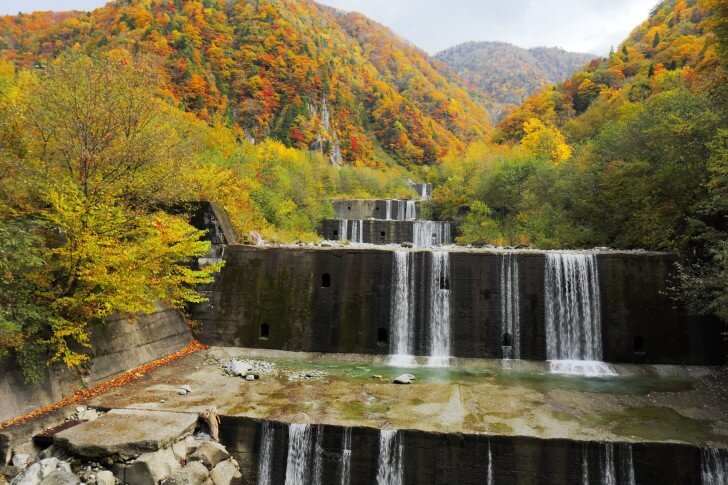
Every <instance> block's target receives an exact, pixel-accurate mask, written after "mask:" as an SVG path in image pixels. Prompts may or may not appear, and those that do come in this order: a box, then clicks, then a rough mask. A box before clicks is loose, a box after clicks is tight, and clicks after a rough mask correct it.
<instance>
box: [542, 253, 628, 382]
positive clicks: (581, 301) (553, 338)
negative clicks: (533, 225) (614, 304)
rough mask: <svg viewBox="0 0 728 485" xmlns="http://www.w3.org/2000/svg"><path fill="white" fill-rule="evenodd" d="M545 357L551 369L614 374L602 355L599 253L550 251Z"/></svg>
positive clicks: (546, 280) (546, 293)
mask: <svg viewBox="0 0 728 485" xmlns="http://www.w3.org/2000/svg"><path fill="white" fill-rule="evenodd" d="M544 290H545V299H546V358H547V359H548V360H549V361H550V365H551V371H552V372H556V373H566V374H583V375H614V372H613V371H612V370H611V369H610V368H609V366H608V365H606V364H605V363H603V362H601V358H602V324H601V301H600V294H599V277H598V273H597V261H596V255H594V254H587V253H555V252H554V253H547V254H546V271H545V283H544Z"/></svg>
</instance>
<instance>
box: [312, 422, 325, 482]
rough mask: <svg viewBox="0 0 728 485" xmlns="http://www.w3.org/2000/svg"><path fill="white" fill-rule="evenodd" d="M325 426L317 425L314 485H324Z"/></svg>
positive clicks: (314, 450)
mask: <svg viewBox="0 0 728 485" xmlns="http://www.w3.org/2000/svg"><path fill="white" fill-rule="evenodd" d="M323 439H324V427H323V426H322V425H318V426H316V441H315V443H314V445H313V456H314V461H313V480H312V483H313V485H322V484H323V482H322V481H321V477H322V475H323V471H324V449H323Z"/></svg>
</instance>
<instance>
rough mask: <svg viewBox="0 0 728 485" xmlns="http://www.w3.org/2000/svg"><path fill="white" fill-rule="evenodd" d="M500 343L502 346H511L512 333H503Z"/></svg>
mask: <svg viewBox="0 0 728 485" xmlns="http://www.w3.org/2000/svg"><path fill="white" fill-rule="evenodd" d="M501 345H502V346H503V347H512V346H513V335H511V334H510V333H508V332H506V333H504V334H503V339H502V341H501Z"/></svg>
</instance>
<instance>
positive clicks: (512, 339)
mask: <svg viewBox="0 0 728 485" xmlns="http://www.w3.org/2000/svg"><path fill="white" fill-rule="evenodd" d="M500 263H501V264H500V307H501V336H502V342H501V346H502V347H503V358H504V359H520V358H521V309H520V289H519V285H518V258H517V257H516V255H515V254H513V253H506V254H502V255H501V261H500Z"/></svg>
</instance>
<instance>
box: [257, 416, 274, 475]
mask: <svg viewBox="0 0 728 485" xmlns="http://www.w3.org/2000/svg"><path fill="white" fill-rule="evenodd" d="M274 440H275V430H274V429H273V426H271V424H270V423H269V422H268V421H263V426H262V430H261V438H260V451H259V454H258V484H259V485H271V483H272V477H271V472H272V467H273V443H274Z"/></svg>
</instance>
